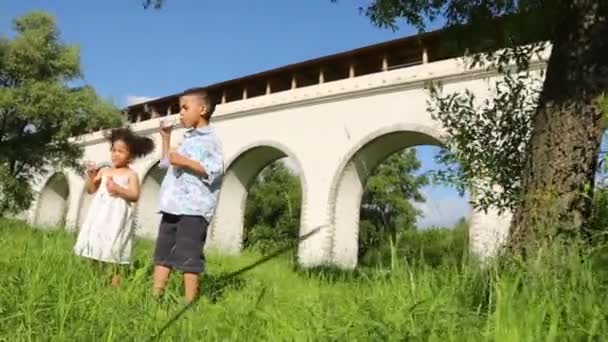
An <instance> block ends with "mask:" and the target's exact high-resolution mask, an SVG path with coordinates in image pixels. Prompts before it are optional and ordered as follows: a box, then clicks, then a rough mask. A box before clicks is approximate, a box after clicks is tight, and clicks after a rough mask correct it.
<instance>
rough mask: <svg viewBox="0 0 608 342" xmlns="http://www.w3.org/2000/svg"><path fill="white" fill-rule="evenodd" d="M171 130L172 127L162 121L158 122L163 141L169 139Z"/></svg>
mask: <svg viewBox="0 0 608 342" xmlns="http://www.w3.org/2000/svg"><path fill="white" fill-rule="evenodd" d="M172 129H173V125H171V124H167V122H165V121H164V120H160V136H161V137H162V138H163V139H167V138H169V137H171V130H172Z"/></svg>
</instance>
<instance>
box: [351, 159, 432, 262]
mask: <svg viewBox="0 0 608 342" xmlns="http://www.w3.org/2000/svg"><path fill="white" fill-rule="evenodd" d="M420 167H421V164H420V161H419V160H418V158H416V150H415V149H408V150H403V151H401V152H399V153H395V154H393V155H392V156H390V157H389V158H387V159H386V160H385V161H384V162H383V163H381V164H380V165H379V166H378V167H377V168H376V170H374V172H373V173H372V175H371V176H370V177H369V178H368V180H367V184H366V189H365V192H364V193H363V198H362V200H361V203H362V204H361V213H360V225H359V257H363V256H364V255H365V254H366V253H367V252H368V251H369V250H370V249H372V248H376V247H378V246H379V245H381V244H382V243H383V242H386V241H388V239H387V238H391V239H392V240H393V241H396V240H397V235H398V233H399V232H401V231H405V230H408V229H415V225H416V218H417V217H418V216H420V215H421V214H422V213H421V212H420V211H419V210H418V209H416V208H415V207H414V206H413V205H412V203H411V202H410V201H415V202H424V201H425V198H424V196H423V195H422V194H421V193H420V188H421V187H423V186H425V185H427V184H428V177H427V176H426V175H415V172H416V171H418V170H419V169H420Z"/></svg>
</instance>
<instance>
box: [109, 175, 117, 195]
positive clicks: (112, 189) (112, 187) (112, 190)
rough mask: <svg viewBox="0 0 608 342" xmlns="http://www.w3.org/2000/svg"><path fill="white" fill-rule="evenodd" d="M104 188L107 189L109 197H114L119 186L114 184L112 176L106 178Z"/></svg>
mask: <svg viewBox="0 0 608 342" xmlns="http://www.w3.org/2000/svg"><path fill="white" fill-rule="evenodd" d="M106 188H107V189H108V193H109V194H110V196H113V197H116V196H118V195H119V193H120V186H119V185H118V184H116V183H114V180H113V179H112V176H109V177H108V180H107V181H106Z"/></svg>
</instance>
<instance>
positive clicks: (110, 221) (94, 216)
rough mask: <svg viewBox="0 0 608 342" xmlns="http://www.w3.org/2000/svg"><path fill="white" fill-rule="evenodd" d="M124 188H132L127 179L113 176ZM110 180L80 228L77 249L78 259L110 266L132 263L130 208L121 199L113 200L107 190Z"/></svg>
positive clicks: (102, 180) (98, 194) (96, 198)
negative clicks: (111, 264) (86, 259)
mask: <svg viewBox="0 0 608 342" xmlns="http://www.w3.org/2000/svg"><path fill="white" fill-rule="evenodd" d="M112 179H113V180H114V182H115V183H116V184H117V185H119V186H122V187H127V185H128V184H129V176H128V175H113V176H112ZM106 181H107V176H102V178H101V183H100V185H99V188H98V189H97V192H96V193H95V196H94V197H93V198H92V200H91V205H90V206H89V211H88V212H87V216H86V218H85V220H84V222H83V223H82V225H81V226H80V231H79V233H78V239H77V240H76V245H75V246H74V253H76V255H79V256H82V257H85V258H90V259H95V260H99V261H103V262H108V263H117V264H129V263H130V262H131V245H132V240H133V239H132V225H131V214H132V208H131V204H130V203H129V202H127V201H126V200H125V199H123V198H121V197H112V196H111V195H110V194H109V193H108V190H107V188H106Z"/></svg>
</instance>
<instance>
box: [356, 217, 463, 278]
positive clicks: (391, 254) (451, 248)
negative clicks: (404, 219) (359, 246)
mask: <svg viewBox="0 0 608 342" xmlns="http://www.w3.org/2000/svg"><path fill="white" fill-rule="evenodd" d="M468 233H469V225H468V223H467V222H466V220H465V219H464V218H463V219H461V220H460V221H459V222H458V223H457V224H456V225H455V226H454V227H451V228H446V227H434V228H428V229H420V230H416V229H407V230H404V231H402V232H400V234H399V235H398V236H397V238H396V239H395V240H391V241H389V242H388V243H384V244H381V245H379V246H378V247H377V248H374V249H372V250H370V251H369V253H367V254H366V255H365V256H363V258H362V259H361V260H360V262H361V264H363V265H366V266H374V267H379V268H387V267H388V266H390V265H393V264H394V263H395V260H396V259H397V260H401V261H405V262H407V263H408V264H411V265H420V266H425V267H427V266H428V267H439V266H441V265H443V264H444V263H445V261H446V260H452V261H453V262H456V263H457V262H461V261H464V260H466V258H467V257H468V250H469V241H468V238H469V234H468Z"/></svg>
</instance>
